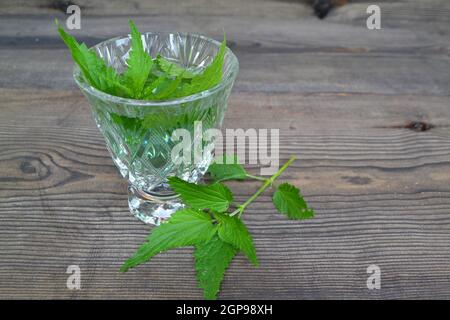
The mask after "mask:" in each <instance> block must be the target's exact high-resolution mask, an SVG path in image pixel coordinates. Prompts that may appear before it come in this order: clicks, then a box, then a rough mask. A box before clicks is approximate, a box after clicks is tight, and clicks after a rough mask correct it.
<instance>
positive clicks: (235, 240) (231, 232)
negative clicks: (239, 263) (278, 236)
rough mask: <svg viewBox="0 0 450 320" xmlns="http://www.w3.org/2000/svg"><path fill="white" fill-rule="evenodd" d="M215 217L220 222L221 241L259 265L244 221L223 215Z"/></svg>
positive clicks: (218, 214)
mask: <svg viewBox="0 0 450 320" xmlns="http://www.w3.org/2000/svg"><path fill="white" fill-rule="evenodd" d="M214 217H215V218H216V219H217V221H219V230H218V234H219V237H220V239H222V240H223V241H225V242H227V243H229V244H231V245H233V246H234V247H236V248H238V249H239V250H241V251H242V252H243V253H244V254H245V255H246V256H247V258H248V259H249V260H250V262H252V263H253V264H254V265H259V262H258V258H257V257H256V250H255V247H254V245H253V240H252V237H251V236H250V233H249V232H248V230H247V227H246V226H245V224H244V223H243V222H242V220H241V219H239V218H238V217H237V216H233V217H231V216H229V215H227V214H222V213H214Z"/></svg>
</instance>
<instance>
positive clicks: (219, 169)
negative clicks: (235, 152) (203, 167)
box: [208, 156, 247, 181]
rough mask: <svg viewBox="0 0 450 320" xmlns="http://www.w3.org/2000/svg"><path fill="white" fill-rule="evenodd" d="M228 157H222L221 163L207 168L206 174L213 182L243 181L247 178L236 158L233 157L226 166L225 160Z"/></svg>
mask: <svg viewBox="0 0 450 320" xmlns="http://www.w3.org/2000/svg"><path fill="white" fill-rule="evenodd" d="M229 158H230V157H226V156H224V157H223V162H222V163H217V162H214V163H213V164H211V165H210V166H209V168H208V172H209V173H210V174H211V177H212V178H213V179H214V181H225V180H244V179H246V178H247V171H245V169H244V167H243V166H242V165H240V164H239V163H238V161H237V157H234V159H233V161H229V162H231V163H230V164H227V163H228V162H227V160H228V159H229Z"/></svg>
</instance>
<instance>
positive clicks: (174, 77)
mask: <svg viewBox="0 0 450 320" xmlns="http://www.w3.org/2000/svg"><path fill="white" fill-rule="evenodd" d="M56 25H57V27H58V32H59V35H60V37H61V39H62V40H63V41H64V43H65V44H66V45H67V47H68V48H69V50H70V53H71V55H72V58H73V60H74V61H75V63H76V64H77V65H78V66H79V68H80V70H81V73H82V75H83V78H84V80H85V81H86V82H87V83H89V84H90V85H91V86H93V87H94V88H96V89H98V90H100V91H103V92H106V93H108V94H111V95H114V96H118V97H124V98H130V99H138V100H152V101H154V100H157V101H160V100H170V99H176V98H181V97H186V96H190V95H192V94H195V93H199V92H202V91H204V90H207V89H210V88H212V87H214V86H216V85H218V84H219V83H220V81H221V80H222V73H223V71H222V69H223V63H224V59H225V49H226V38H225V36H224V38H223V41H222V43H221V45H220V48H219V51H218V52H217V54H216V56H215V57H214V59H213V61H212V62H211V63H210V64H209V65H208V66H206V67H205V68H204V69H199V70H189V69H187V68H184V67H183V66H180V65H178V64H177V63H174V62H172V61H170V60H168V59H166V58H164V57H163V56H161V55H158V56H157V57H155V58H152V57H151V56H150V55H149V54H148V53H147V52H146V51H145V50H144V45H143V42H142V35H141V33H140V32H139V31H138V29H137V28H136V25H135V24H134V22H133V21H132V20H130V21H129V25H130V30H131V50H130V52H129V56H128V59H127V60H126V64H127V66H126V69H125V71H124V72H122V73H117V72H116V70H115V69H114V68H112V67H111V66H108V65H107V64H106V62H105V60H103V59H102V58H101V57H99V56H98V55H97V54H96V53H95V52H94V51H93V50H91V49H89V48H88V47H87V46H86V45H85V44H84V43H82V44H80V43H78V42H77V40H76V39H75V38H74V37H73V36H71V35H69V34H68V33H67V32H66V31H65V30H64V29H63V28H62V27H61V26H60V25H59V23H58V21H56Z"/></svg>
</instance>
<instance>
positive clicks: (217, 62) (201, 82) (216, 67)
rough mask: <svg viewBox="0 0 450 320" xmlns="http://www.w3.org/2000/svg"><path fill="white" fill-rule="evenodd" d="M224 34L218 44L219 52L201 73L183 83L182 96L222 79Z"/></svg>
mask: <svg viewBox="0 0 450 320" xmlns="http://www.w3.org/2000/svg"><path fill="white" fill-rule="evenodd" d="M226 42H227V41H226V36H225V35H224V37H223V41H222V43H221V45H220V48H219V52H218V53H217V54H216V56H215V57H214V59H213V61H212V62H211V64H210V65H208V66H207V67H206V68H205V70H203V72H202V73H200V74H197V75H195V76H194V77H193V78H192V80H191V82H190V83H188V84H185V85H184V86H183V89H182V96H189V95H192V94H195V93H198V92H201V91H204V90H207V89H209V88H212V87H214V86H216V85H218V84H219V83H220V81H222V73H223V71H222V68H223V62H224V59H225V49H226Z"/></svg>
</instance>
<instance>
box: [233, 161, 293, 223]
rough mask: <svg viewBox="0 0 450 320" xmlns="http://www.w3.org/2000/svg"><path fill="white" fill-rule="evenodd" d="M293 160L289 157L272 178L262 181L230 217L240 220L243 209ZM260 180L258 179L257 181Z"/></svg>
mask: <svg viewBox="0 0 450 320" xmlns="http://www.w3.org/2000/svg"><path fill="white" fill-rule="evenodd" d="M294 160H295V156H291V158H290V159H289V160H288V162H286V163H285V164H284V165H283V166H282V167H281V168H280V169H279V170H278V171H277V172H276V173H275V174H274V175H273V176H271V177H270V178H269V179H264V183H263V185H262V186H261V187H260V188H259V189H258V191H256V192H255V194H254V195H252V196H251V197H250V198H248V200H247V201H245V202H244V203H243V204H241V205H240V206H239V207H238V208H237V209H236V210H234V211H233V212H232V213H230V216H235V215H236V214H238V217H239V218H240V217H241V215H242V213H244V210H245V208H247V206H248V205H249V204H250V203H252V202H253V201H254V200H255V199H256V198H258V197H259V195H260V194H261V193H263V192H264V191H265V190H266V189H267V188H268V187H269V186H271V185H272V184H273V182H274V181H275V180H276V179H277V178H278V177H279V175H280V174H281V173H282V172H283V171H284V170H286V168H287V167H289V165H290V164H291V163H292V162H293V161H294ZM258 178H259V177H258ZM258 180H260V179H258Z"/></svg>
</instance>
